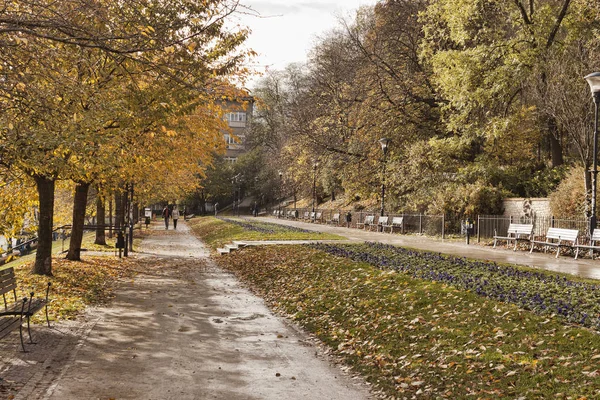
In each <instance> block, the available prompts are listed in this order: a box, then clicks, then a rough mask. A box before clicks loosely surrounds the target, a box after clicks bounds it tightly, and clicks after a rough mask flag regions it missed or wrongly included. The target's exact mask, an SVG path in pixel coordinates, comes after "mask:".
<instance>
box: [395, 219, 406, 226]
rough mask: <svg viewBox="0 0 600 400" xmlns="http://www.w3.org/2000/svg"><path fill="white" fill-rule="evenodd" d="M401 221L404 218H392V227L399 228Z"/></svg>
mask: <svg viewBox="0 0 600 400" xmlns="http://www.w3.org/2000/svg"><path fill="white" fill-rule="evenodd" d="M403 221H404V217H394V218H392V225H397V226H400V225H402V222H403Z"/></svg>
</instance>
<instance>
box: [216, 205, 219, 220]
mask: <svg viewBox="0 0 600 400" xmlns="http://www.w3.org/2000/svg"><path fill="white" fill-rule="evenodd" d="M218 213H219V203H215V217H216V216H217V214H218Z"/></svg>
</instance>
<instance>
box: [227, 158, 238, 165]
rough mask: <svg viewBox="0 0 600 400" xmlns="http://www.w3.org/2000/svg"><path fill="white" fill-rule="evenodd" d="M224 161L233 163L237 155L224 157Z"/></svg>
mask: <svg viewBox="0 0 600 400" xmlns="http://www.w3.org/2000/svg"><path fill="white" fill-rule="evenodd" d="M225 162H228V163H231V164H233V163H235V162H237V157H225Z"/></svg>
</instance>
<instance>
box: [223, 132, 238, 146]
mask: <svg viewBox="0 0 600 400" xmlns="http://www.w3.org/2000/svg"><path fill="white" fill-rule="evenodd" d="M224 137H225V143H227V144H236V143H238V140H236V139H235V138H234V137H233V136H231V135H230V134H229V133H226V134H225V135H224Z"/></svg>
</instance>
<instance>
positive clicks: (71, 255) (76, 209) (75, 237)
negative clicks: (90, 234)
mask: <svg viewBox="0 0 600 400" xmlns="http://www.w3.org/2000/svg"><path fill="white" fill-rule="evenodd" d="M89 188H90V184H89V183H78V184H77V185H76V186H75V199H74V201H73V222H72V227H71V241H70V243H69V251H68V252H67V257H66V258H67V260H71V261H81V242H82V241H83V226H84V225H85V209H86V206H87V195H88V190H89Z"/></svg>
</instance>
